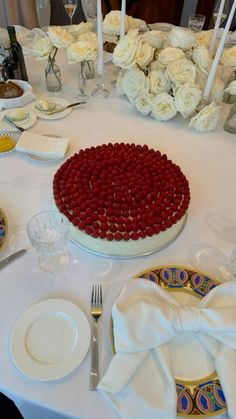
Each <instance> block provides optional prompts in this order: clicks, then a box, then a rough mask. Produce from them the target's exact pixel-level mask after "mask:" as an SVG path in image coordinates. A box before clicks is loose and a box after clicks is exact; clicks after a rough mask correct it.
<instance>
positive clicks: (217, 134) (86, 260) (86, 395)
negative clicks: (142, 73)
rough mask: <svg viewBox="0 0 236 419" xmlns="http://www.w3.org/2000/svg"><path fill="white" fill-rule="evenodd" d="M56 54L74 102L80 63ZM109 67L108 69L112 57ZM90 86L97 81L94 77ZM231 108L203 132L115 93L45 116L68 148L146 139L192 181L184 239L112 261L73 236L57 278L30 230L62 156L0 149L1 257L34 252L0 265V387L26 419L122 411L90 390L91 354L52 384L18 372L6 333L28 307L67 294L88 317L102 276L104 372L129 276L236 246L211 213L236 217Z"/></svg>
mask: <svg viewBox="0 0 236 419" xmlns="http://www.w3.org/2000/svg"><path fill="white" fill-rule="evenodd" d="M57 61H58V64H60V67H61V70H62V79H63V90H62V91H61V92H59V93H57V94H55V95H56V96H58V97H64V98H67V99H69V100H70V101H71V102H73V101H76V94H77V76H76V74H77V69H76V66H75V65H72V66H69V65H67V61H66V57H65V56H64V55H63V54H61V53H59V55H58V59H57ZM26 64H27V69H28V73H29V82H30V83H31V84H32V86H33V90H34V93H35V94H36V95H38V96H39V95H47V96H54V94H50V93H49V92H47V91H46V90H45V84H44V83H45V80H44V67H45V62H42V61H36V60H35V59H34V58H31V57H27V58H26ZM105 69H106V71H107V72H108V73H109V72H111V69H109V65H107V64H106V66H105ZM90 83H91V84H90V85H89V87H90V88H91V87H92V85H93V83H94V82H93V81H91V82H90ZM28 106H29V107H30V106H32V104H31V105H28ZM227 112H228V107H227V106H226V107H225V109H224V110H223V111H222V120H221V123H220V124H219V127H218V129H217V130H216V131H213V132H211V133H206V134H198V133H196V132H194V131H192V130H190V129H189V128H188V127H187V126H186V123H184V121H182V120H181V119H178V118H177V119H176V120H173V121H170V122H168V123H158V122H156V121H155V120H154V119H151V118H148V117H143V116H142V115H141V114H138V113H137V112H136V111H135V110H134V108H133V107H132V106H131V104H130V103H129V102H128V101H127V100H125V99H124V98H117V97H115V95H114V93H111V95H110V97H109V98H108V99H105V100H95V99H91V100H90V101H89V102H88V104H87V105H86V106H84V107H81V108H79V107H78V108H75V109H73V110H72V112H71V113H70V115H68V116H67V117H66V118H63V119H58V120H54V121H47V120H43V119H38V120H37V122H36V124H35V125H34V126H33V127H32V128H31V130H32V132H35V133H40V134H58V135H61V136H63V137H70V140H71V148H70V152H69V155H72V154H73V153H74V152H75V151H76V150H78V149H80V148H85V147H89V146H92V145H98V144H102V143H108V142H110V141H111V142H116V141H124V142H126V141H127V142H130V141H131V142H132V141H133V142H135V143H137V144H143V143H146V144H148V145H149V146H150V147H153V148H155V149H159V150H160V151H161V152H162V153H166V154H167V155H168V157H169V158H171V159H172V160H173V161H174V162H175V163H177V164H178V165H180V167H181V168H182V170H183V172H184V173H185V174H186V176H187V178H188V179H189V182H190V188H191V197H192V198H191V204H190V208H189V213H188V219H187V223H186V225H185V227H184V230H183V231H182V233H181V234H180V236H179V237H178V238H177V239H176V240H175V241H174V242H173V243H172V244H170V245H169V246H168V247H166V248H165V249H163V250H161V251H160V252H158V253H155V254H152V255H150V256H146V257H139V258H136V259H130V260H122V259H121V260H117V259H116V260H115V259H111V258H105V257H99V256H95V255H92V254H89V253H88V252H85V251H83V250H81V249H80V248H79V247H77V246H75V245H74V244H72V243H70V245H69V250H70V252H71V255H72V262H71V264H70V266H69V268H68V269H66V270H65V271H64V272H62V273H60V274H57V275H51V274H47V273H45V272H42V271H40V269H39V267H38V263H37V256H36V254H35V252H34V251H33V250H32V249H31V247H30V244H29V242H28V239H27V237H26V233H25V229H26V224H27V221H28V220H29V219H30V218H31V217H32V216H33V215H34V214H35V213H37V212H39V211H42V210H45V209H49V208H51V203H52V192H51V185H52V179H53V175H54V173H55V171H56V169H57V168H58V167H59V166H60V165H61V162H56V163H40V162H35V161H33V160H30V159H29V158H27V157H26V156H24V155H22V154H20V153H17V152H16V151H14V152H12V153H9V154H8V155H5V156H0V207H2V208H3V209H4V210H5V212H6V214H7V216H8V221H9V240H8V243H7V246H6V247H5V249H4V250H3V251H2V252H1V255H0V258H1V259H2V258H4V257H5V256H7V255H8V254H10V253H12V252H13V251H15V250H17V249H20V248H22V247H23V246H26V247H27V249H28V252H27V254H26V255H24V256H23V257H21V258H20V259H18V260H17V261H15V262H14V263H12V264H11V265H9V266H8V267H7V268H5V269H4V270H2V271H1V272H0V330H1V338H0V391H1V392H3V393H5V394H6V395H7V396H8V397H10V398H11V399H12V400H14V401H15V403H16V405H17V406H18V407H19V409H20V411H21V412H22V415H23V416H24V417H25V418H26V419H39V418H40V419H42V418H43V419H49V418H50V419H60V418H65V419H67V418H68V419H69V418H77V419H78V418H80V419H95V418H96V419H104V418H109V419H115V418H117V415H116V413H115V412H114V411H113V410H112V408H111V407H110V406H109V405H108V403H107V402H106V401H105V400H104V399H103V398H102V396H101V395H100V394H99V393H97V392H90V391H89V369H90V360H91V352H90V351H89V353H88V354H87V356H86V359H85V360H84V361H83V362H82V364H81V365H80V366H79V368H78V369H76V370H75V371H74V372H73V373H72V374H70V375H69V376H67V377H65V378H64V379H62V380H60V381H58V382H55V383H41V382H37V381H32V380H30V379H28V378H26V377H25V376H24V375H23V374H21V373H20V372H18V370H17V369H16V368H15V367H14V365H13V363H12V361H11V359H10V355H9V334H10V330H11V328H12V325H13V324H14V322H15V320H16V319H17V318H18V316H19V315H20V314H21V313H22V312H23V311H24V310H25V309H26V308H27V307H29V306H30V305H32V304H34V303H36V302H38V301H40V300H43V299H47V298H56V297H60V298H65V299H68V300H71V301H73V302H75V303H77V304H78V305H79V306H80V307H81V308H82V309H83V310H84V311H85V313H86V314H87V315H88V316H89V301H90V293H91V285H92V283H93V282H94V281H101V282H102V283H103V287H104V315H103V317H102V320H101V322H100V346H101V347H100V369H101V374H103V373H104V372H105V370H106V368H107V366H108V364H109V362H110V360H111V357H112V352H111V348H110V343H109V319H110V312H111V306H112V303H113V301H114V299H115V297H116V295H117V293H118V292H119V290H120V288H121V286H122V284H123V283H124V282H125V281H126V280H127V279H128V278H130V277H132V276H134V275H136V274H138V273H139V272H141V271H143V270H145V269H147V268H149V267H153V266H158V265H166V264H171V265H174V264H177V265H185V266H188V265H189V260H188V250H189V249H190V248H191V247H192V246H194V245H196V244H198V243H202V242H204V243H208V244H209V245H212V246H215V247H217V248H218V249H221V250H222V251H224V252H225V254H226V255H229V254H230V252H231V251H232V247H233V243H232V242H231V243H230V242H229V241H227V240H226V239H224V238H223V236H222V237H220V235H217V234H216V233H215V232H214V231H213V229H211V228H210V227H209V225H208V224H207V222H206V217H207V216H208V215H209V214H217V215H218V216H224V217H228V218H229V219H232V220H234V219H235V218H236V196H235V194H234V187H233V182H234V179H235V172H236V165H235V155H236V141H235V135H232V134H228V133H226V132H225V131H223V129H222V122H223V120H224V118H225V115H226V113H227ZM193 267H194V266H193ZM221 418H226V415H222V416H221ZM160 419H161V418H160Z"/></svg>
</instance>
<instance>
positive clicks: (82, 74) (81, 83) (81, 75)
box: [77, 61, 89, 101]
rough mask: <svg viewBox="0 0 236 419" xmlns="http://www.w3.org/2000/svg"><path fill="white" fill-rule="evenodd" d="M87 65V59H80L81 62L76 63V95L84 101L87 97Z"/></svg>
mask: <svg viewBox="0 0 236 419" xmlns="http://www.w3.org/2000/svg"><path fill="white" fill-rule="evenodd" d="M87 66H88V63H87V61H81V62H79V63H78V88H79V94H78V96H77V97H78V99H79V100H81V101H86V100H88V99H89V94H88V86H87V76H86V70H87Z"/></svg>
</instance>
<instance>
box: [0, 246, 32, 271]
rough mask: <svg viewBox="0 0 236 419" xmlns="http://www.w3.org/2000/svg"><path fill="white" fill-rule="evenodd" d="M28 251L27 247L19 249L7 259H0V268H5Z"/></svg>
mask: <svg viewBox="0 0 236 419" xmlns="http://www.w3.org/2000/svg"><path fill="white" fill-rule="evenodd" d="M25 252H26V249H21V250H18V251H17V252H15V253H13V254H12V255H10V256H7V257H6V258H5V259H3V260H1V261H0V269H2V268H5V266H7V265H8V264H9V263H10V262H13V260H15V259H17V258H19V257H20V256H22V255H23V254H24V253H25Z"/></svg>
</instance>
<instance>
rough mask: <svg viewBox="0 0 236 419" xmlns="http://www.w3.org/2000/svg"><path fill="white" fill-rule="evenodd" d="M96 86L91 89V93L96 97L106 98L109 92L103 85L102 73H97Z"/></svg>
mask: <svg viewBox="0 0 236 419" xmlns="http://www.w3.org/2000/svg"><path fill="white" fill-rule="evenodd" d="M96 80H97V87H96V88H95V89H94V90H93V91H92V93H91V95H92V96H93V97H96V98H101V99H104V98H107V97H108V96H109V94H110V92H109V90H107V89H105V87H104V73H103V72H102V73H97V77H96Z"/></svg>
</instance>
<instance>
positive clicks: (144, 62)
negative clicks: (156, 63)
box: [136, 42, 154, 68]
mask: <svg viewBox="0 0 236 419" xmlns="http://www.w3.org/2000/svg"><path fill="white" fill-rule="evenodd" d="M153 54H154V48H152V47H151V45H149V44H148V43H147V42H145V43H141V47H140V50H139V52H138V54H137V56H136V63H137V64H138V65H139V66H140V67H141V68H145V67H147V66H148V65H149V64H150V62H151V61H152V60H153Z"/></svg>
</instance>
